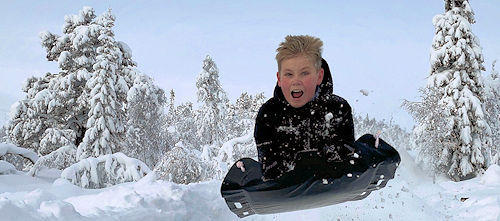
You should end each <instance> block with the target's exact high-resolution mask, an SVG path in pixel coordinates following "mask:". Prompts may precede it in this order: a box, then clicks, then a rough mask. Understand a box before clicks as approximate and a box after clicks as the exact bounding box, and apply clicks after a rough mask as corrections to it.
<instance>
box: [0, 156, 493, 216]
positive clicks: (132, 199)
mask: <svg viewBox="0 0 500 221" xmlns="http://www.w3.org/2000/svg"><path fill="white" fill-rule="evenodd" d="M399 151H400V154H401V158H402V163H401V165H400V167H399V168H398V170H397V174H396V177H395V179H393V180H391V181H389V183H388V184H387V186H386V187H385V188H383V189H381V190H378V191H375V192H373V193H372V194H371V195H370V196H368V197H367V198H366V199H364V200H361V201H354V202H347V203H343V204H338V205H333V206H328V207H323V208H318V209H311V210H304V211H296V212H289V213H281V214H272V215H253V216H249V217H247V218H244V219H242V220H499V219H498V217H499V214H500V167H499V166H497V165H493V166H491V167H490V168H489V169H488V170H487V171H486V173H485V174H484V175H483V176H481V177H477V178H474V179H471V180H467V181H462V182H453V181H449V180H446V179H444V178H437V179H435V180H436V181H435V184H434V183H433V179H432V178H431V177H428V176H427V173H425V172H424V171H422V170H420V169H419V168H418V167H417V166H416V165H415V163H414V161H413V158H412V157H411V156H410V154H408V153H407V152H406V151H404V150H399ZM60 173H61V172H60V171H58V170H45V171H41V173H40V175H39V176H37V177H31V176H28V175H26V174H25V173H24V172H17V173H15V174H8V175H0V214H2V220H96V219H98V220H120V221H125V220H142V221H145V220H239V218H238V217H237V216H236V215H234V214H232V213H231V212H230V211H229V209H227V207H226V204H225V202H224V200H223V199H222V197H221V196H220V192H219V188H220V184H221V181H218V180H212V181H207V182H201V183H196V184H189V185H180V184H175V183H171V182H166V181H158V180H156V179H155V177H154V174H153V173H150V174H149V175H147V176H145V177H144V178H143V179H141V180H140V181H139V182H131V183H124V184H120V185H116V186H112V187H108V188H104V189H96V190H91V189H82V188H79V187H77V186H74V185H73V184H71V183H70V182H69V181H67V180H65V179H60V178H58V177H59V176H60Z"/></svg>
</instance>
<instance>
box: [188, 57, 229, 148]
mask: <svg viewBox="0 0 500 221" xmlns="http://www.w3.org/2000/svg"><path fill="white" fill-rule="evenodd" d="M196 87H197V88H198V93H197V95H198V102H201V103H202V107H201V108H200V109H199V111H198V114H197V115H196V124H197V127H198V136H199V137H198V138H199V139H200V140H201V141H202V143H205V144H209V145H212V144H214V145H220V144H221V143H222V141H223V140H224V138H225V132H226V127H225V122H224V119H225V114H226V106H227V103H228V99H227V96H226V92H225V91H224V90H223V89H222V87H221V85H220V83H219V70H218V69H217V66H216V64H215V62H214V61H213V60H212V58H211V57H210V56H208V55H207V56H206V58H205V60H204V61H203V70H202V71H201V72H200V74H199V75H198V77H197V78H196Z"/></svg>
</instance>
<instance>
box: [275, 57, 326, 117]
mask: <svg viewBox="0 0 500 221" xmlns="http://www.w3.org/2000/svg"><path fill="white" fill-rule="evenodd" d="M323 74H324V70H323V68H320V69H316V67H315V66H314V64H313V62H312V61H311V60H309V59H308V58H307V57H306V56H304V55H299V56H296V57H293V58H288V59H285V60H283V61H281V70H279V71H278V73H277V77H278V85H279V86H280V87H281V92H283V95H284V96H285V99H286V101H288V103H289V104H290V105H292V107H295V108H299V107H302V106H304V105H305V104H306V103H307V102H309V101H311V100H312V99H313V97H314V94H315V93H316V86H317V85H320V84H321V81H323Z"/></svg>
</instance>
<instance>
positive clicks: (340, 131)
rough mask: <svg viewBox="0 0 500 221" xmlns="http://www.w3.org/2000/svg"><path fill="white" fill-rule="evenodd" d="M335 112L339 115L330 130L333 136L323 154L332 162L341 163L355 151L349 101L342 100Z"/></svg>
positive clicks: (327, 142)
mask: <svg viewBox="0 0 500 221" xmlns="http://www.w3.org/2000/svg"><path fill="white" fill-rule="evenodd" d="M335 110H336V111H338V112H337V113H338V115H337V117H336V119H334V120H335V124H334V125H333V127H332V128H330V135H331V136H330V137H329V139H328V140H327V141H326V145H325V146H324V147H323V153H324V154H325V156H326V157H327V158H328V159H329V160H330V161H332V160H333V161H337V160H339V161H341V160H344V159H345V158H346V157H347V155H349V154H350V153H352V152H353V151H354V148H353V146H354V123H353V119H352V110H351V106H350V105H349V103H347V101H345V100H342V102H341V103H340V106H337V107H335Z"/></svg>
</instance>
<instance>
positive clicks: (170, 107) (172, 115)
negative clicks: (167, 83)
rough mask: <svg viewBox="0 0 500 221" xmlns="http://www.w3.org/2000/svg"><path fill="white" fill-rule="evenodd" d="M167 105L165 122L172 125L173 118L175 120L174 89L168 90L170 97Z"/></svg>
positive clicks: (173, 122)
mask: <svg viewBox="0 0 500 221" xmlns="http://www.w3.org/2000/svg"><path fill="white" fill-rule="evenodd" d="M169 101H170V102H169V105H168V113H167V124H168V125H174V124H175V120H176V113H175V105H174V102H175V92H174V89H171V90H170V98H169Z"/></svg>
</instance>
